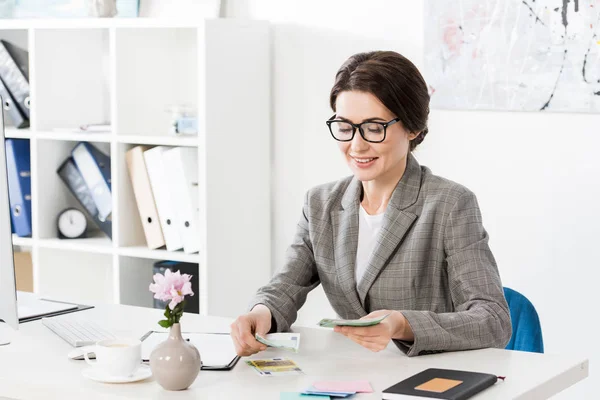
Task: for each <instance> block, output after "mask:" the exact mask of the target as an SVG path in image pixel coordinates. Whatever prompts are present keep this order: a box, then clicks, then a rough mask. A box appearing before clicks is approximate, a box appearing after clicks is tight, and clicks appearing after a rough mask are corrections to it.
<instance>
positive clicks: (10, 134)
mask: <svg viewBox="0 0 600 400" xmlns="http://www.w3.org/2000/svg"><path fill="white" fill-rule="evenodd" d="M4 136H6V138H7V139H31V137H32V136H33V135H32V132H31V130H29V129H16V128H11V127H6V129H5V131H4Z"/></svg>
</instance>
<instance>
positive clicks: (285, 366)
mask: <svg viewBox="0 0 600 400" xmlns="http://www.w3.org/2000/svg"><path fill="white" fill-rule="evenodd" d="M246 364H247V365H248V366H250V367H252V368H253V369H254V370H255V371H256V372H257V373H258V374H259V375H260V376H288V375H302V374H304V372H302V370H301V369H300V367H299V366H298V365H297V364H296V363H295V362H294V361H292V360H289V359H287V358H269V359H265V360H248V361H246Z"/></svg>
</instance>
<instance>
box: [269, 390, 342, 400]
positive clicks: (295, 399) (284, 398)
mask: <svg viewBox="0 0 600 400" xmlns="http://www.w3.org/2000/svg"><path fill="white" fill-rule="evenodd" d="M312 399H323V400H329V399H330V397H329V396H322V395H320V394H313V395H305V394H302V393H292V392H283V393H280V395H279V400H312Z"/></svg>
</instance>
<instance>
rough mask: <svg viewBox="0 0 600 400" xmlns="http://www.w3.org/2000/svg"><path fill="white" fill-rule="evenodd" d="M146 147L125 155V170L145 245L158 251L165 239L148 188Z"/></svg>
mask: <svg viewBox="0 0 600 400" xmlns="http://www.w3.org/2000/svg"><path fill="white" fill-rule="evenodd" d="M147 149H148V147H145V146H136V147H134V148H132V149H131V150H128V151H127V153H125V159H126V162H127V169H128V170H129V177H130V178H131V186H132V187H133V194H134V196H135V201H136V203H137V206H138V211H139V213H140V219H141V222H142V227H143V228H144V235H145V236H146V243H147V244H148V247H149V248H150V249H158V248H159V247H162V246H164V245H165V239H164V236H163V233H162V229H161V228H160V222H158V220H159V218H158V211H157V210H156V203H155V201H154V194H153V193H152V188H151V187H150V180H149V179H148V171H147V170H146V162H145V161H144V151H145V150H147Z"/></svg>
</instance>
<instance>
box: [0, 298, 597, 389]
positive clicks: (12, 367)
mask: <svg viewBox="0 0 600 400" xmlns="http://www.w3.org/2000/svg"><path fill="white" fill-rule="evenodd" d="M162 313H163V311H162V310H155V309H150V308H141V307H130V306H123V305H101V306H98V307H97V308H93V309H91V310H86V311H80V312H77V313H73V314H69V315H72V316H73V317H74V318H82V319H88V320H91V321H93V322H95V323H97V324H99V325H100V326H102V327H103V328H105V329H107V330H109V331H111V332H112V333H114V334H115V335H116V336H118V337H134V338H135V337H137V338H139V337H140V336H142V335H143V334H144V333H146V332H147V331H148V330H151V329H156V330H162V328H160V327H159V326H158V324H157V321H158V320H160V319H162ZM232 321H233V319H232V318H220V317H213V316H211V317H203V316H199V315H194V314H187V313H186V314H185V315H184V316H183V318H182V319H181V325H182V328H183V330H184V331H187V332H229V329H230V328H229V325H230V324H231V322H232ZM315 323H316V321H315ZM2 325H5V324H0V329H3V328H5V329H6V328H7V327H5V326H2ZM293 330H294V331H295V332H298V333H300V334H301V335H302V341H301V344H300V349H299V352H298V353H292V352H289V351H286V350H279V349H273V348H269V349H268V350H266V351H264V352H262V353H259V354H256V355H254V356H252V357H251V359H265V358H273V357H286V358H290V359H292V360H294V361H295V362H296V364H298V366H299V367H300V368H301V369H302V370H303V371H304V375H298V376H289V377H277V378H265V377H261V376H258V375H257V374H256V373H255V372H254V371H253V370H252V368H251V367H249V366H248V365H246V364H245V362H244V361H245V360H246V358H242V359H241V360H240V361H239V362H238V364H237V366H236V367H235V368H234V369H233V370H232V371H200V374H199V375H198V378H197V379H196V381H195V382H194V383H193V384H192V386H191V387H190V388H189V389H188V390H185V391H181V392H169V391H166V390H164V389H162V388H161V387H160V386H159V385H158V383H157V382H156V381H155V380H154V379H153V378H150V379H147V380H145V381H141V382H137V383H131V384H119V385H115V384H104V383H99V382H94V381H92V380H90V379H88V378H85V377H84V376H83V375H82V373H83V371H84V370H86V369H87V368H88V365H87V364H86V363H85V361H74V360H70V359H68V358H67V354H68V353H69V351H70V350H72V349H73V348H72V347H71V346H69V345H68V344H67V343H66V342H65V341H63V340H62V339H61V338H59V337H58V336H57V335H55V334H54V333H53V332H52V331H50V330H49V329H48V328H46V327H45V326H44V325H42V323H41V322H40V321H39V320H38V321H34V322H28V323H25V324H22V325H21V326H19V330H18V331H17V332H14V337H13V341H12V343H11V344H10V345H8V346H0V398H2V397H8V398H13V399H30V400H37V399H40V400H46V399H48V397H52V398H57V399H59V398H60V399H63V400H71V399H73V400H75V399H77V400H80V399H86V400H96V399H98V400H110V399H115V400H117V399H118V400H127V399H136V400H137V399H161V400H169V399H176V400H185V399H194V400H196V399H199V398H202V399H216V400H221V399H223V400H225V399H241V398H243V399H278V398H279V396H280V393H281V392H299V391H302V390H303V389H306V388H307V387H309V386H311V385H312V384H313V383H314V382H317V381H321V380H368V381H369V383H371V385H372V387H373V390H374V391H375V392H374V393H361V394H360V395H357V396H355V397H356V398H357V400H358V399H360V400H369V399H373V400H375V399H381V392H382V391H383V390H384V389H386V388H388V387H390V386H392V385H393V384H395V383H397V382H399V381H401V380H403V379H406V378H408V377H409V376H411V375H414V374H416V373H418V372H421V371H423V370H424V369H427V368H447V369H462V370H467V371H477V372H488V373H493V374H497V375H501V376H506V377H507V379H506V381H505V382H498V383H497V384H495V385H494V386H493V387H491V388H489V389H486V390H485V391H484V392H482V393H481V394H479V395H477V396H475V397H474V398H473V400H506V399H546V398H549V397H551V396H553V395H555V394H557V393H558V392H560V391H562V390H564V389H566V388H568V387H569V386H571V385H574V384H575V383H577V382H578V381H580V380H582V379H584V378H585V377H587V376H588V361H587V359H586V357H584V356H582V355H577V354H573V352H572V351H571V350H570V349H564V348H563V349H562V352H563V353H564V354H562V355H558V354H537V353H528V352H522V351H509V350H501V349H483V350H473V351H463V352H447V353H441V354H432V355H427V356H420V357H413V358H410V359H408V358H407V357H406V356H405V355H404V354H403V353H402V352H401V351H400V350H399V349H398V348H397V347H396V346H395V345H394V344H392V343H390V344H389V346H388V347H387V348H386V349H384V350H382V351H380V352H378V353H375V352H372V351H371V350H368V349H366V348H364V347H362V346H360V345H358V344H356V343H354V342H353V341H351V340H350V339H348V338H346V337H345V336H343V335H341V334H339V333H336V332H334V331H333V330H332V329H324V328H318V327H317V328H312V327H311V328H302V327H297V326H294V327H293ZM557 350H560V349H557ZM324 355H326V356H324ZM201 356H202V355H201ZM48 393H51V394H52V395H51V396H48ZM568 393H569V392H566V394H567V398H571V397H572V396H571V397H569V396H568Z"/></svg>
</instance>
